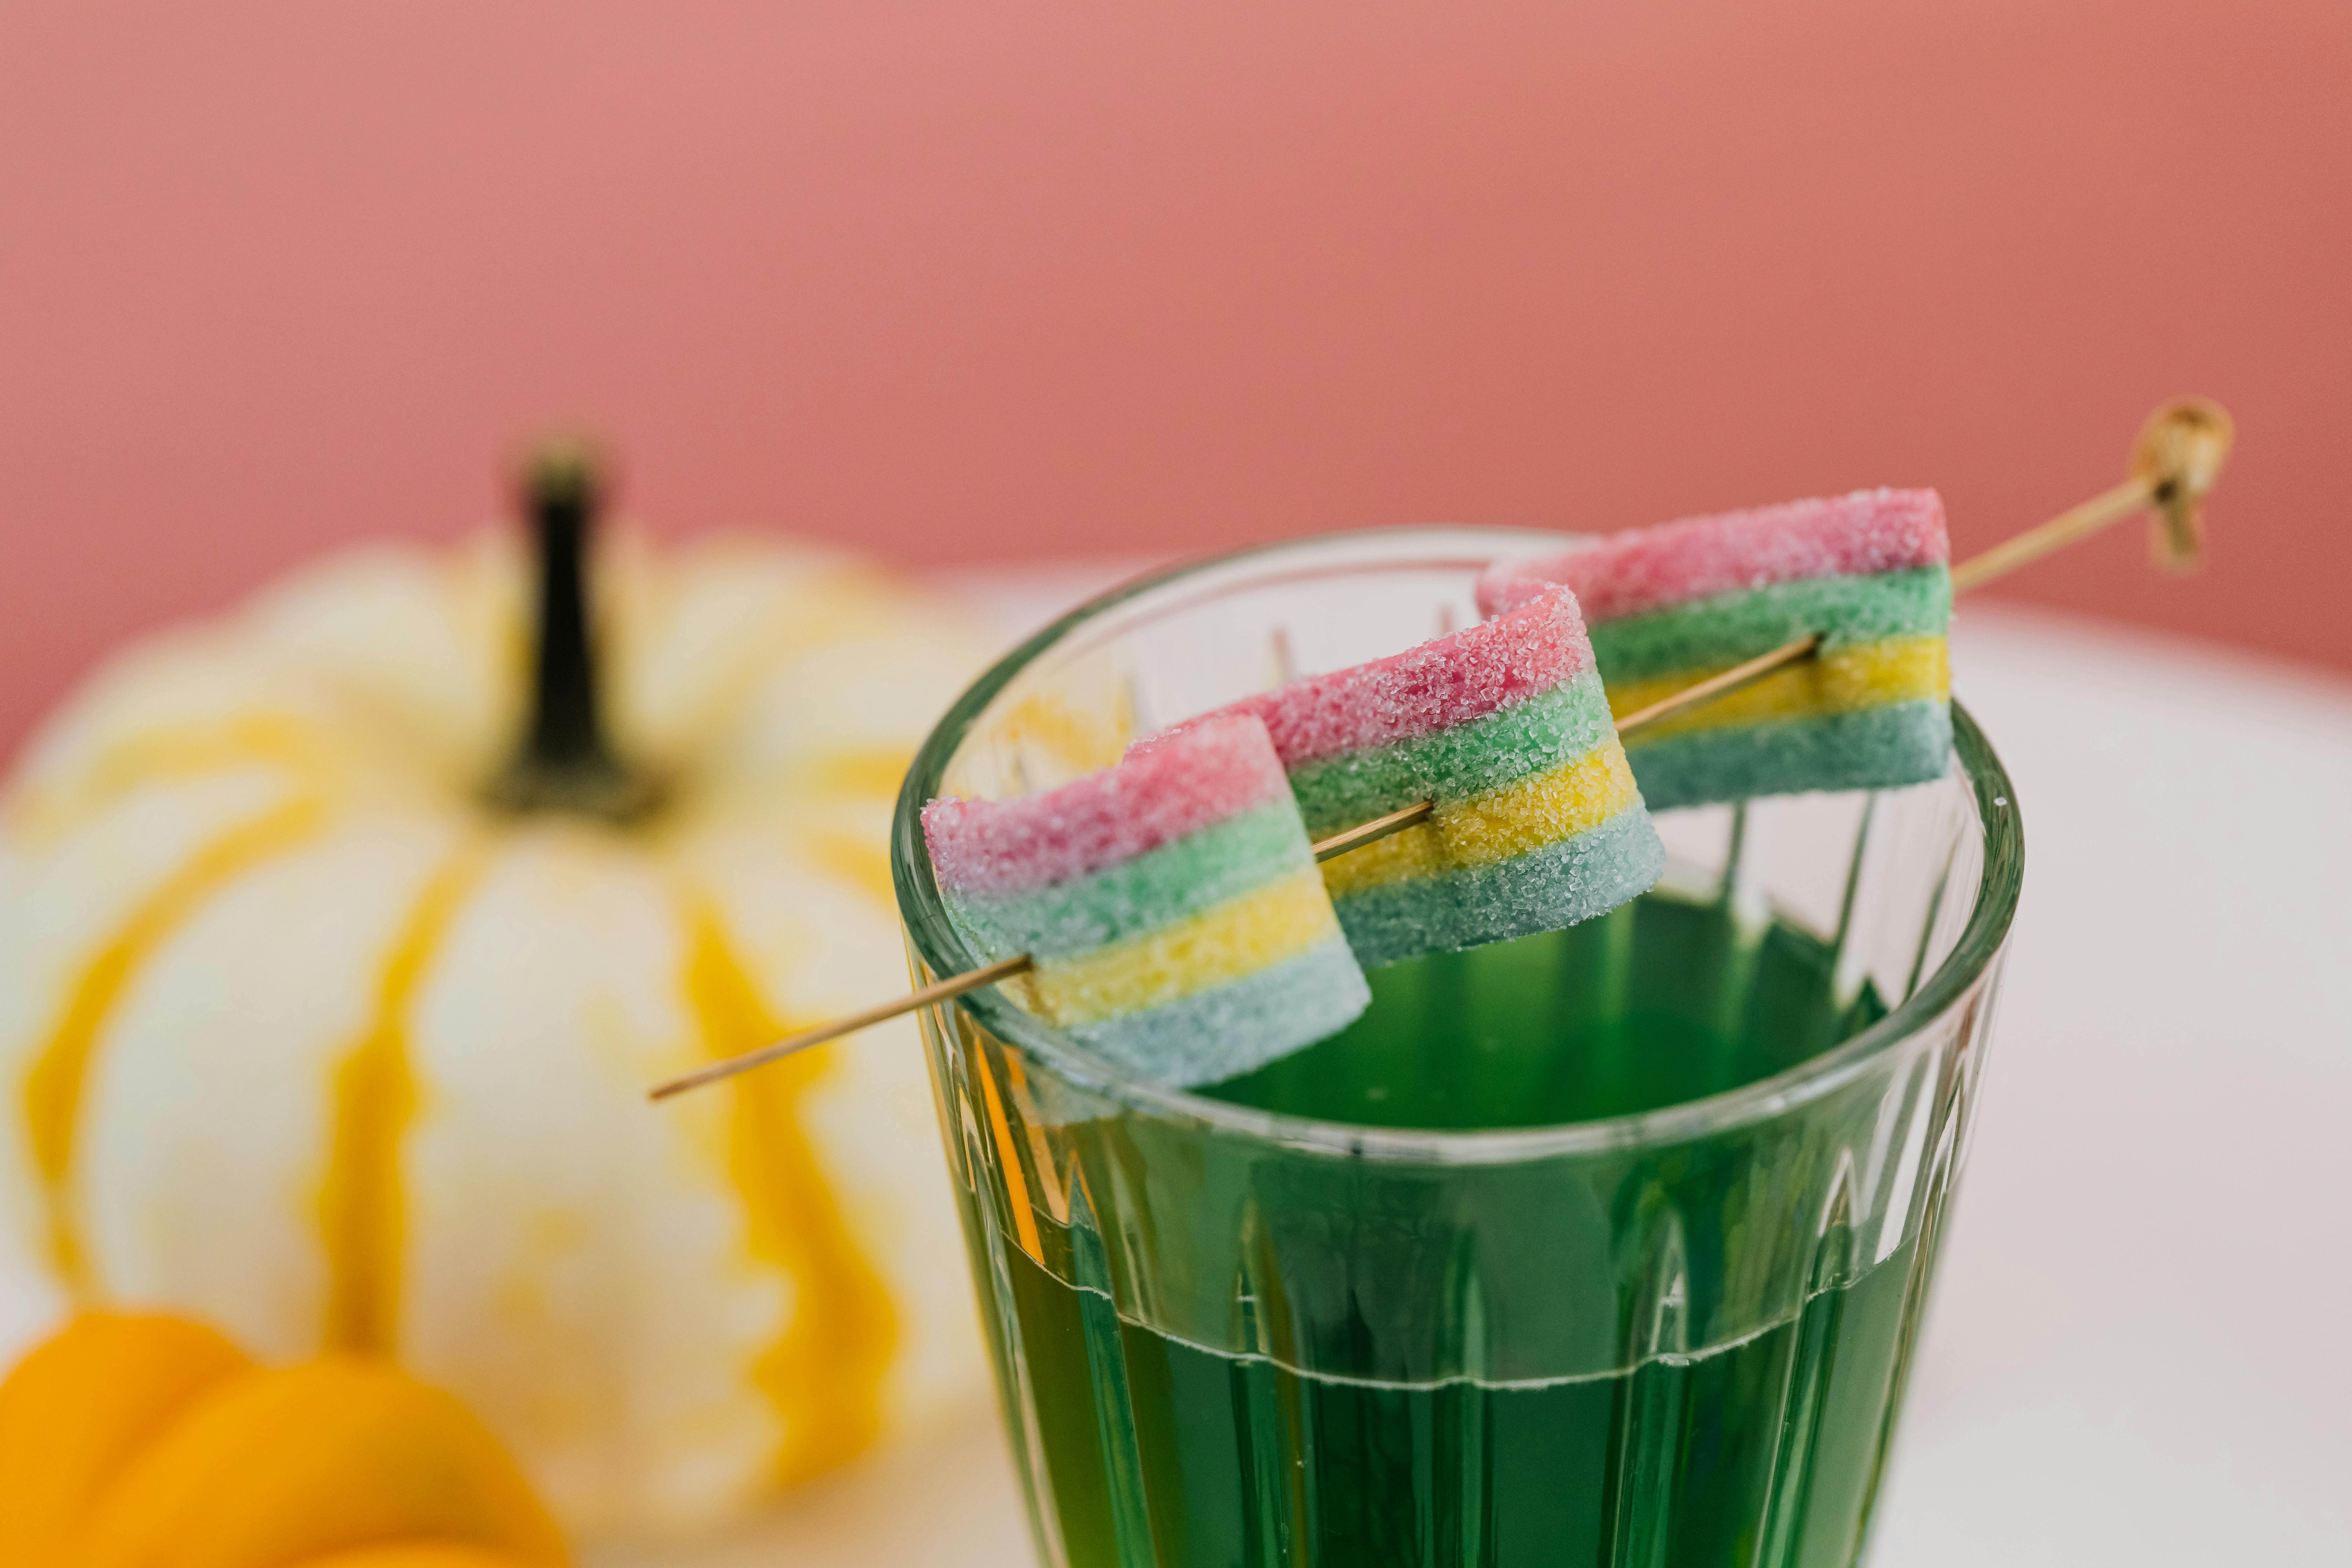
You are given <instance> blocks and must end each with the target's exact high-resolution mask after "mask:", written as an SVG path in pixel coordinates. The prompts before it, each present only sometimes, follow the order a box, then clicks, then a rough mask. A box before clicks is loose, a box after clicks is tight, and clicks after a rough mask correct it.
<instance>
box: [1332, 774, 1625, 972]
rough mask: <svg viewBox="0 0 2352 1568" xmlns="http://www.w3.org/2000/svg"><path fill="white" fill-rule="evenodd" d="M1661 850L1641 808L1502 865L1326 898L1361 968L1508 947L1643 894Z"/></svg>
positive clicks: (1411, 880) (1574, 922)
mask: <svg viewBox="0 0 2352 1568" xmlns="http://www.w3.org/2000/svg"><path fill="white" fill-rule="evenodd" d="M1665 864H1666V851H1665V848H1664V846H1663V845H1662V844H1660V843H1659V841H1658V830H1657V828H1656V827H1655V826H1654V825H1653V824H1652V823H1651V821H1650V814H1649V813H1648V812H1647V811H1646V810H1644V809H1643V807H1642V806H1641V805H1640V804H1639V803H1636V804H1635V805H1630V806H1628V807H1626V808H1625V809H1624V810H1623V811H1621V812H1619V813H1618V814H1617V815H1616V816H1612V817H1611V818H1610V819H1609V820H1608V821H1606V822H1604V823H1601V825H1600V826H1596V827H1593V828H1591V829H1590V830H1588V831H1586V832H1583V833H1580V834H1578V835H1576V836H1575V837H1573V838H1563V839H1561V840H1559V842H1558V843H1555V844H1547V845H1545V846H1543V847H1541V848H1539V849H1530V850H1528V852H1527V853H1526V854H1524V855H1514V856H1513V857H1511V858H1509V859H1507V860H1496V861H1492V862H1490V863H1488V864H1486V865H1484V866H1471V867H1465V868H1462V869H1460V870H1455V871H1446V872H1443V873H1440V874H1439V875H1437V876H1434V877H1412V878H1408V879H1405V880H1403V881H1400V882H1383V883H1381V885H1379V886H1378V887H1372V888H1367V889H1364V890H1363V891H1362V892H1360V893H1351V894H1349V895H1348V896H1347V897H1345V898H1342V899H1339V900H1334V907H1335V908H1336V909H1338V910H1339V926H1340V929H1341V930H1343V931H1346V932H1347V933H1348V945H1349V947H1351V948H1353V949H1355V952H1356V961H1357V962H1358V963H1361V964H1362V965H1363V966H1364V967H1365V968H1367V969H1378V968H1381V966H1382V965H1384V964H1391V963H1401V962H1402V961H1403V960H1405V959H1408V958H1419V957H1420V956H1421V955H1422V954H1423V953H1425V952H1442V951H1450V950H1453V949H1457V948H1465V947H1476V946H1478V945H1479V944H1480V943H1482V942H1508V941H1510V940H1511V939H1512V938H1514V937H1521V936H1532V935H1534V934H1535V933H1536V932H1538V931H1558V930H1559V928H1560V927H1562V926H1569V925H1574V924H1576V923H1577V922H1578V921H1587V920H1591V918H1592V917H1593V916H1595V915H1601V914H1606V913H1608V912H1609V911H1610V910H1613V909H1615V908H1616V907H1617V906H1618V905H1620V904H1622V903H1623V902H1624V901H1625V900H1628V899H1631V898H1633V897H1635V896H1637V895H1639V894H1641V893H1645V892H1647V891H1648V890H1649V889H1650V887H1651V885H1652V884H1653V883H1654V882H1656V881H1657V879H1658V876H1659V873H1660V872H1662V871H1664V869H1665Z"/></svg>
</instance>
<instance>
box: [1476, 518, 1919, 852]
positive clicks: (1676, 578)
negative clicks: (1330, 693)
mask: <svg viewBox="0 0 2352 1568" xmlns="http://www.w3.org/2000/svg"><path fill="white" fill-rule="evenodd" d="M1950 559H1951V547H1950V544H1949V542H1948V541H1947V539H1946V537H1945V533H1944V505H1943V502H1942V500H1939V499H1938V498H1937V494H1936V492H1935V491H1933V490H1889V489H1880V490H1861V491H1857V492H1855V493H1854V494H1853V495H1849V496H1841V497H1838V498H1836V499H1834V500H1801V501H1791V502H1789V503H1788V504H1786V505H1782V506H1771V507H1759V508H1758V509H1756V510H1750V511H1735V512H1726V513H1723V514H1721V515H1719V516H1715V517H1701V518H1692V519H1689V520H1687V521H1682V522H1670V523H1666V524H1664V525H1663V526H1661V527H1657V528H1643V529H1633V530H1631V531H1626V532H1623V533H1618V534H1612V535H1610V536H1608V537H1606V538H1602V539H1598V540H1594V541H1593V542H1591V543H1589V544H1581V545H1576V546H1573V547H1571V548H1570V549H1568V550H1566V551H1563V552H1559V553H1558V554H1554V555H1549V556H1545V557H1541V558H1539V559H1537V560H1534V561H1528V562H1521V563H1514V564H1507V565H1502V566H1497V567H1496V568H1495V569H1494V570H1493V571H1491V572H1489V573H1488V574H1486V577H1485V578H1484V579H1483V580H1482V581H1481V582H1480V584H1479V585H1478V602H1479V605H1480V607H1481V608H1482V609H1484V610H1486V612H1487V613H1488V614H1490V615H1491V614H1494V613H1496V612H1498V611H1503V610H1507V609H1508V608H1509V607H1510V606H1511V605H1517V604H1519V603H1522V602H1524V601H1525V600H1527V599H1528V598H1529V597H1531V596H1533V595H1538V594H1540V593H1541V592H1543V591H1544V590H1545V589H1546V588H1548V587H1549V586H1550V585H1551V584H1566V585H1568V586H1569V587H1570V589H1572V590H1573V591H1574V592H1575V594H1576V596H1577V598H1578V600H1579V601H1580V603H1581V604H1582V605H1583V606H1584V613H1585V615H1586V616H1587V617H1588V618H1589V619H1590V622H1591V631H1592V651H1593V656H1594V658H1595V659H1596V660H1597V661H1598V662H1599V665H1600V668H1601V677H1602V679H1604V680H1605V681H1607V683H1608V689H1609V705H1610V707H1611V709H1612V710H1613V711H1614V712H1615V713H1617V714H1621V715H1622V714H1625V713H1629V712H1632V711H1633V710H1635V709H1638V708H1643V707H1646V706H1648V705H1649V704H1650V703H1652V702H1654V701H1656V700H1658V699H1659V698H1661V697H1664V696H1668V695H1670V694H1672V693H1674V692H1675V691H1679V690H1681V689H1684V688H1685V687H1687V686H1690V685H1693V684H1695V683H1696V682H1697V681H1700V680H1703V679H1706V677H1708V676H1710V675H1713V674H1715V673H1717V671H1719V670H1724V669H1728V668H1731V667H1732V666H1733V665H1735V664H1738V663H1740V662H1741V661H1743V660H1745V659H1749V658H1755V657H1756V656H1757V655H1758V654H1761V653H1767V652H1769V651H1770V650H1771V649H1773V648H1776V647H1780V646H1782V645H1783V644H1786V643H1790V642H1793V641H1795V640H1796V639H1797V638H1799V637H1806V636H1809V635H1811V634H1812V633H1816V632H1818V633H1820V634H1821V635H1822V646H1821V650H1820V652H1819V654H1818V655H1817V656H1816V657H1815V658H1810V659H1806V660H1804V661H1803V662H1801V663H1800V664H1796V665H1792V666H1790V668H1786V669H1782V670H1780V671H1778V672H1776V673H1774V674H1772V675H1770V676H1768V677H1766V678H1765V679H1762V680H1759V681H1758V682H1757V683H1756V684H1754V685H1752V686H1748V687H1746V688H1743V689H1739V690H1738V691H1735V692H1732V693H1731V694H1729V695H1727V696H1724V697H1719V698H1717V699H1715V700H1712V701H1710V702H1708V703H1706V704H1705V705H1704V706H1701V707H1698V708H1695V709H1693V710H1690V711H1689V712H1687V713H1683V714H1677V715H1675V716H1674V717H1671V718H1669V719H1666V720H1664V721H1660V722H1659V723H1657V724H1655V725H1645V726H1643V728H1642V730H1641V731H1639V732H1638V733H1636V734H1634V735H1633V736H1630V737H1629V738H1628V739H1627V742H1626V745H1627V748H1628V750H1629V752H1630V753H1631V755H1632V758H1633V772H1634V775H1635V776H1636V777H1637V778H1639V779H1640V780H1641V784H1642V794H1643V798H1644V799H1646V800H1647V801H1648V802H1649V803H1650V805H1652V806H1653V807H1654V808H1656V809H1659V810H1664V809H1665V808H1666V807H1669V806H1676V805H1700V804H1702V803H1704V802H1707V801H1720V800H1738V799H1743V798H1746V797H1748V796H1750V795H1786V794H1791V793H1794V792H1797V791H1800V790H1817V789H1880V788H1886V787H1891V786H1893V785H1896V784H1918V783H1920V782H1922V781H1924V780H1927V779H1932V778H1937V777H1939V776H1940V775H1941V774H1942V773H1943V772H1944V770H1945V768H1946V767H1947V766H1948V761H1949V758H1950V755H1951V749H1952V719H1951V705H1950V700H1951V673H1950V667H1949V665H1948V661H1947V658H1946V655H1945V645H1944V635H1945V630H1946V627H1947V626H1948V624H1949V622H1950V619H1951V610H1952V580H1951V574H1950V571H1949V570H1948V563H1949V561H1950Z"/></svg>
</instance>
